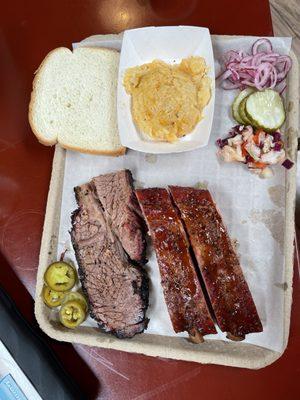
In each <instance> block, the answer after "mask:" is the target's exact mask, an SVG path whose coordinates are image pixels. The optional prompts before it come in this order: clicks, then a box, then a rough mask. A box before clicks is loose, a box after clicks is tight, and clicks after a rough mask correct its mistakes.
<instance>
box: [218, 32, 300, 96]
mask: <svg viewBox="0 0 300 400" xmlns="http://www.w3.org/2000/svg"><path fill="white" fill-rule="evenodd" d="M224 60H225V62H224V66H225V71H223V72H222V73H221V74H220V75H219V76H218V77H217V79H220V80H221V81H222V87H223V88H224V89H226V90H231V89H238V88H239V89H244V88H245V87H246V86H251V87H255V88H257V89H258V90H264V89H267V88H271V89H273V88H276V89H277V90H278V91H279V92H280V94H281V93H282V92H283V91H284V89H285V86H284V85H283V86H279V84H280V82H282V81H284V80H285V78H286V75H287V74H288V72H289V70H290V69H291V66H292V60H291V58H290V57H289V56H284V55H279V54H278V53H275V52H274V51H273V48H272V44H271V42H270V40H269V39H266V38H262V39H258V40H257V41H256V42H255V43H253V46H252V54H247V53H244V52H243V51H235V50H230V51H228V52H227V53H226V54H225V55H224Z"/></svg>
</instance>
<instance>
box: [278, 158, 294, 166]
mask: <svg viewBox="0 0 300 400" xmlns="http://www.w3.org/2000/svg"><path fill="white" fill-rule="evenodd" d="M281 165H282V166H283V167H284V168H286V169H291V168H292V166H293V165H294V163H293V161H291V160H289V159H288V158H287V159H286V160H285V161H284V162H283V163H282V164H281Z"/></svg>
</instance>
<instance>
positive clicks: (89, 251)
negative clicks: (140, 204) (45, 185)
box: [71, 184, 148, 338]
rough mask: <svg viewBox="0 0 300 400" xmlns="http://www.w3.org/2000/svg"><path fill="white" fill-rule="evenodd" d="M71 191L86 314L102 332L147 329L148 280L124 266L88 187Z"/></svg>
mask: <svg viewBox="0 0 300 400" xmlns="http://www.w3.org/2000/svg"><path fill="white" fill-rule="evenodd" d="M74 190H75V194H76V200H77V203H78V205H79V208H78V209H77V210H76V211H75V212H74V213H73V215H72V230H71V238H72V243H73V247H74V250H75V254H76V258H77V261H78V265H79V276H80V280H81V283H82V287H83V289H84V291H85V292H86V294H87V296H88V298H89V307H90V314H91V316H92V317H93V318H94V319H95V320H96V321H97V322H98V323H99V326H100V327H101V328H103V329H104V330H105V331H106V332H111V333H113V334H114V335H116V336H117V337H119V338H125V337H128V338H129V337H132V336H134V335H135V334H136V333H140V332H143V330H144V329H145V328H146V327H147V323H148V320H147V318H145V312H146V309H147V306H148V279H147V277H146V274H145V272H144V271H143V269H142V268H140V267H135V266H133V265H131V264H129V263H128V261H127V257H126V254H125V252H124V250H123V248H122V246H121V244H120V242H119V240H118V238H117V237H116V235H115V234H114V232H113V231H112V229H111V227H110V224H109V223H108V222H107V221H106V219H105V217H104V214H103V211H102V208H101V205H100V202H99V200H98V199H97V198H96V197H95V195H94V193H93V190H92V189H91V186H90V185H89V184H85V185H82V186H79V187H76V188H75V189H74Z"/></svg>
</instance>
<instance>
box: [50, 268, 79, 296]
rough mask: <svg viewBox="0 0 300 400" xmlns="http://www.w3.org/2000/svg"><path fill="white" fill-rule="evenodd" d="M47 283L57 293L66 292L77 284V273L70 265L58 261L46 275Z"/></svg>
mask: <svg viewBox="0 0 300 400" xmlns="http://www.w3.org/2000/svg"><path fill="white" fill-rule="evenodd" d="M44 280H45V283H46V284H47V285H48V286H49V287H50V288H51V289H53V290H55V291H57V292H66V291H68V290H70V289H72V287H73V286H74V285H75V283H76V271H75V269H74V268H73V267H72V266H71V265H70V264H68V263H66V262H64V261H57V262H54V263H53V264H50V265H49V267H48V268H47V270H46V272H45V275H44Z"/></svg>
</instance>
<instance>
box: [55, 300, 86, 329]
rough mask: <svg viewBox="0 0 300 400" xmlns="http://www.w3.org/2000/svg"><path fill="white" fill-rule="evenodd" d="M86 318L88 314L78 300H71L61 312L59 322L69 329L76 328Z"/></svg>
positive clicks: (64, 305)
mask: <svg viewBox="0 0 300 400" xmlns="http://www.w3.org/2000/svg"><path fill="white" fill-rule="evenodd" d="M85 318H86V313H85V311H84V309H83V307H82V305H81V303H79V302H78V301H76V300H70V301H67V302H66V303H64V304H63V305H62V306H61V308H60V310H59V320H60V322H61V323H62V324H63V325H64V326H65V327H67V328H71V329H73V328H76V327H77V326H78V325H80V324H81V323H82V322H83V321H84V320H85Z"/></svg>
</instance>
